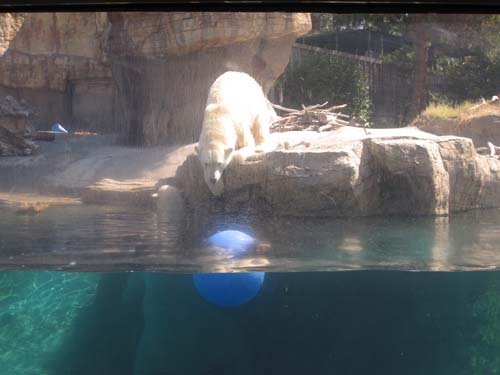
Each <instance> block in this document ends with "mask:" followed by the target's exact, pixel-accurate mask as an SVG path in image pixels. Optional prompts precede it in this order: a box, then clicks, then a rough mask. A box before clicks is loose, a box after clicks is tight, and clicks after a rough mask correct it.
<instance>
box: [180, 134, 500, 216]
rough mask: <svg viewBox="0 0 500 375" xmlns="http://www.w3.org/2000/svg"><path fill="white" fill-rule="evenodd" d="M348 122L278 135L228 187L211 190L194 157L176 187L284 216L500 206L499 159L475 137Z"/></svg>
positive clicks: (193, 202)
mask: <svg viewBox="0 0 500 375" xmlns="http://www.w3.org/2000/svg"><path fill="white" fill-rule="evenodd" d="M368 132H369V134H366V133H365V132H364V130H362V129H359V128H349V127H345V128H342V129H340V130H337V131H334V132H328V133H313V132H289V133H275V134H273V139H274V140H275V141H276V142H278V143H283V142H284V141H289V142H290V143H292V144H293V143H298V142H299V141H302V140H307V142H309V143H311V145H310V147H306V146H304V145H300V146H297V147H296V148H294V149H291V150H283V149H281V150H280V149H278V150H276V151H274V152H271V153H268V154H266V155H264V156H263V157H262V158H261V160H256V161H247V162H245V163H244V164H242V165H239V166H235V165H230V166H229V167H228V168H227V169H226V171H225V172H224V185H225V192H224V194H223V196H222V198H221V199H216V198H214V197H212V196H211V194H210V193H209V191H208V188H207V187H206V186H205V184H204V181H203V178H202V171H201V165H200V163H199V161H198V160H197V157H196V156H195V155H191V156H189V157H188V158H187V159H186V162H185V163H184V164H183V165H182V166H181V167H180V168H179V170H178V172H177V176H176V185H177V186H178V187H179V188H180V189H181V190H182V191H183V193H184V195H185V197H186V199H187V202H188V204H189V207H190V208H191V209H194V210H197V209H203V210H208V212H221V211H222V212H226V213H237V212H239V213H241V212H253V213H259V214H266V215H278V216H314V217H322V216H328V217H342V216H367V215H393V214H398V215H399V214H401V215H446V214H448V213H450V212H455V211H462V210H467V209H472V208H480V207H500V161H499V160H497V159H496V158H490V157H487V156H482V155H479V154H478V153H477V152H476V150H475V148H474V146H473V144H472V141H471V140H470V139H468V138H462V137H457V136H450V137H438V136H435V135H432V134H429V133H425V132H422V131H420V130H418V129H416V128H401V129H371V130H369V131H368Z"/></svg>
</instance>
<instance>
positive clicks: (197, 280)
mask: <svg viewBox="0 0 500 375" xmlns="http://www.w3.org/2000/svg"><path fill="white" fill-rule="evenodd" d="M264 276H265V272H250V273H203V274H196V275H193V280H194V285H195V287H196V289H197V290H198V293H200V295H201V296H202V297H203V298H205V299H206V300H207V301H208V302H210V303H213V304H214V305H216V306H220V307H238V306H240V305H242V304H244V303H246V302H248V301H250V300H251V299H252V298H254V297H255V296H256V295H257V293H259V290H260V288H261V287H262V284H263V283H264Z"/></svg>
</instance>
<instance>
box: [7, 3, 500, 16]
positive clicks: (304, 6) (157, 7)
mask: <svg viewBox="0 0 500 375" xmlns="http://www.w3.org/2000/svg"><path fill="white" fill-rule="evenodd" d="M55 11H58V12H80V11H89V12H91V11H92V12H93V11H214V12H220V11H238V12H255V11H264V12H267V11H280V12H332V13H429V12H432V13H500V0H419V1H414V0H309V1H307V0H260V1H259V0H206V1H204V0H198V1H186V0H135V1H132V0H70V1H68V0H0V12H55Z"/></svg>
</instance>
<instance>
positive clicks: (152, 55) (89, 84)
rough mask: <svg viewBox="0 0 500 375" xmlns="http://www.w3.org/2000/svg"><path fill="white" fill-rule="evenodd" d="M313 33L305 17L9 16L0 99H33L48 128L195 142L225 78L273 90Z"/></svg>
mask: <svg viewBox="0 0 500 375" xmlns="http://www.w3.org/2000/svg"><path fill="white" fill-rule="evenodd" d="M310 28H311V21H310V17H309V15H308V14H303V13H243V12H239V13H225V12H208V13H203V12H198V13H189V12H184V13H182V12H181V13H178V12H148V13H141V12H127V13H119V12H118V13H116V12H115V13H105V12H97V13H93V12H83V13H30V14H25V15H24V14H4V15H0V96H3V95H14V96H16V97H17V98H24V99H26V100H27V101H28V104H29V105H30V107H33V108H34V109H36V112H37V117H36V123H35V125H36V126H37V128H39V129H41V130H46V129H48V128H49V127H50V125H52V124H53V123H55V122H58V123H61V124H63V125H64V126H65V127H66V128H67V129H68V130H82V129H84V130H92V131H96V132H98V133H120V134H121V136H122V137H121V138H122V140H124V141H126V142H128V143H131V144H141V145H157V144H165V143H189V142H193V141H194V140H196V138H197V137H198V134H199V130H200V127H201V117H202V114H203V107H204V104H205V101H206V96H207V93H208V88H209V86H210V84H211V83H212V82H213V81H214V80H215V78H216V77H217V76H218V75H219V74H221V73H222V72H224V71H227V70H241V71H245V72H247V73H250V74H252V75H253V76H254V77H255V78H256V79H257V80H258V81H259V82H260V83H261V84H262V85H263V86H264V89H265V90H267V89H269V87H270V86H271V84H272V83H273V81H274V80H275V79H276V78H277V77H278V76H279V75H280V74H281V72H282V71H283V70H284V68H285V66H286V64H287V63H288V59H289V56H290V52H291V47H292V44H293V42H294V40H295V38H296V37H297V36H298V35H301V34H303V33H305V32H307V31H309V30H310Z"/></svg>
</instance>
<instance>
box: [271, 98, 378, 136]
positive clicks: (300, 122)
mask: <svg viewBox="0 0 500 375" xmlns="http://www.w3.org/2000/svg"><path fill="white" fill-rule="evenodd" d="M327 104H328V102H325V103H323V104H316V105H311V106H309V107H306V106H304V105H302V109H301V110H297V109H290V108H285V107H282V106H280V105H277V104H273V103H271V105H272V106H273V107H274V108H275V109H278V110H280V111H282V112H285V113H286V115H284V116H282V117H280V118H278V119H277V120H274V121H273V122H272V123H271V126H270V130H271V132H287V131H297V130H298V131H301V130H308V131H317V132H324V131H331V130H335V129H338V128H340V127H341V126H357V127H362V128H367V127H369V124H364V125H360V124H358V123H356V121H355V119H354V118H353V117H350V116H348V115H346V114H343V113H342V112H339V110H340V109H342V108H345V107H347V104H342V105H335V106H333V107H328V108H325V107H326V105H327Z"/></svg>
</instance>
